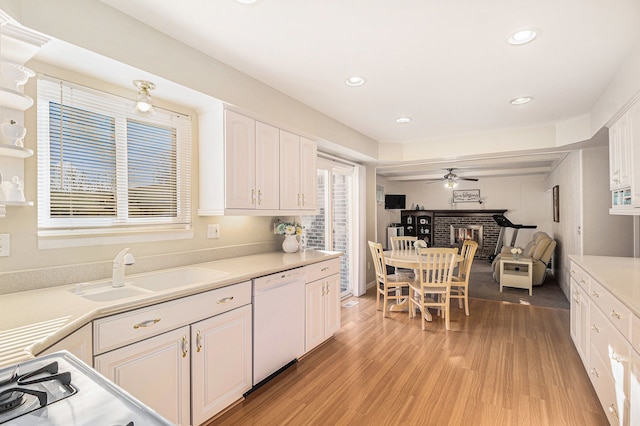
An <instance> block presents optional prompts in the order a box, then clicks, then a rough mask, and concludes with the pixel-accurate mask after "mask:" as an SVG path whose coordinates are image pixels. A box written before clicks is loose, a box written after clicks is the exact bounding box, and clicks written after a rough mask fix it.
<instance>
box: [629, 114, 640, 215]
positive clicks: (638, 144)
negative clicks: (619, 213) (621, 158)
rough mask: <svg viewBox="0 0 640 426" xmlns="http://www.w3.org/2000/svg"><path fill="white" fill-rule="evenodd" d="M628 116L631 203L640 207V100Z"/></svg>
mask: <svg viewBox="0 0 640 426" xmlns="http://www.w3.org/2000/svg"><path fill="white" fill-rule="evenodd" d="M627 117H628V120H629V123H628V134H627V137H628V140H629V143H628V146H629V148H628V149H629V150H630V152H627V167H628V168H629V171H630V173H631V204H632V205H633V206H634V207H640V167H639V166H640V102H636V104H635V105H633V106H632V107H631V109H630V110H629V112H628V113H627ZM634 166H635V167H634Z"/></svg>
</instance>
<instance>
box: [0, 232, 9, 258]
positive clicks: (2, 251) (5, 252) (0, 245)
mask: <svg viewBox="0 0 640 426" xmlns="http://www.w3.org/2000/svg"><path fill="white" fill-rule="evenodd" d="M10 254H11V234H0V257H4V256H9V255H10Z"/></svg>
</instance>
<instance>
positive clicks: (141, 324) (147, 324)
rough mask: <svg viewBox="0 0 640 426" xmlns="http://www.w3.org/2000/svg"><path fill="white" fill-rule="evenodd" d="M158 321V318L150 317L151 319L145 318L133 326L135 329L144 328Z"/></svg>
mask: <svg viewBox="0 0 640 426" xmlns="http://www.w3.org/2000/svg"><path fill="white" fill-rule="evenodd" d="M159 322H160V318H156V319H152V320H147V321H142V322H141V323H139V324H134V326H133V328H135V329H136V330H137V329H139V328H144V327H151V326H152V325H156V324H157V323H159Z"/></svg>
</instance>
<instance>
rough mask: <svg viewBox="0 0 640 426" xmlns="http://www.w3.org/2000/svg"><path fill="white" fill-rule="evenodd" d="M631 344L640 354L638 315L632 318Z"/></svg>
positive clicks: (639, 321)
mask: <svg viewBox="0 0 640 426" xmlns="http://www.w3.org/2000/svg"><path fill="white" fill-rule="evenodd" d="M631 346H633V349H635V351H636V352H638V353H639V354H640V318H638V316H637V315H633V317H632V318H631Z"/></svg>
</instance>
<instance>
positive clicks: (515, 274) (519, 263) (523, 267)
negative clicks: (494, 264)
mask: <svg viewBox="0 0 640 426" xmlns="http://www.w3.org/2000/svg"><path fill="white" fill-rule="evenodd" d="M532 282H533V265H532V263H531V258H530V257H521V258H519V259H513V258H506V259H505V258H500V292H502V287H515V288H524V289H528V290H529V296H532V295H533V288H532V287H533V286H532Z"/></svg>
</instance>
